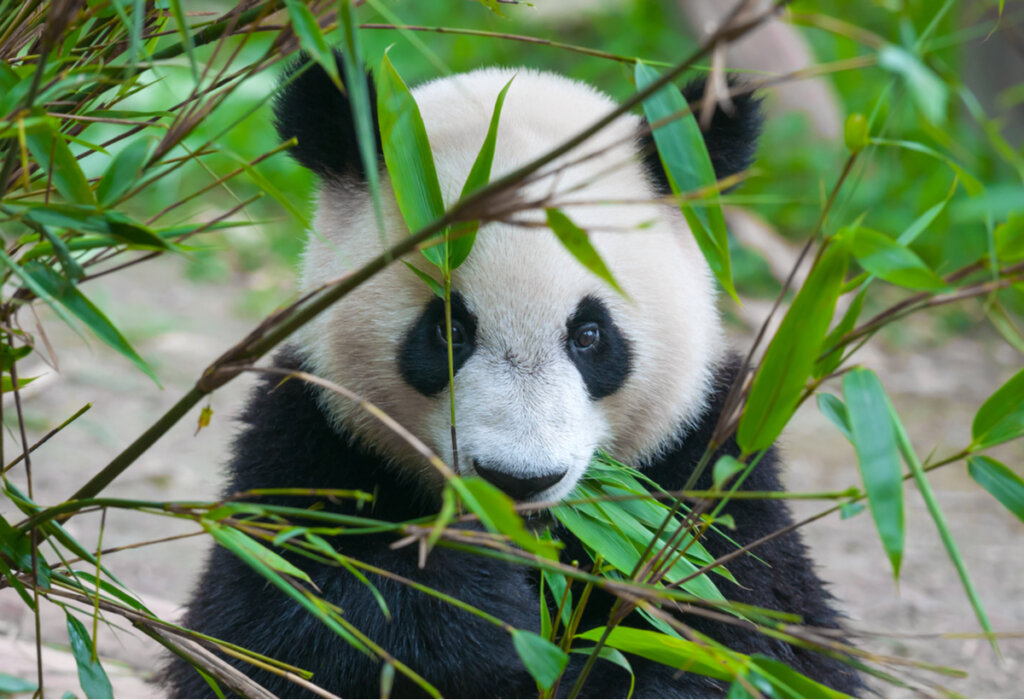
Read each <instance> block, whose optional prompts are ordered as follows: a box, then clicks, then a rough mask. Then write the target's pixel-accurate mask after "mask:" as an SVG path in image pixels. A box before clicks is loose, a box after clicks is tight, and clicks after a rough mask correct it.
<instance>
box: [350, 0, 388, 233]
mask: <svg viewBox="0 0 1024 700" xmlns="http://www.w3.org/2000/svg"><path fill="white" fill-rule="evenodd" d="M338 21H339V23H340V24H341V32H342V41H341V51H340V52H339V53H340V54H341V69H342V72H343V73H344V76H345V90H346V91H347V92H348V101H349V105H351V109H352V120H353V123H354V124H355V132H356V143H357V144H358V145H359V160H360V161H361V162H362V164H363V173H364V174H365V178H366V187H367V189H368V190H369V192H370V201H371V202H372V203H373V216H374V220H375V221H376V223H377V235H378V236H379V237H380V240H381V243H382V244H384V241H385V240H386V239H387V229H386V226H385V224H384V204H383V200H382V198H381V193H380V164H379V162H378V157H377V134H376V130H375V129H374V123H373V109H372V106H371V104H370V88H369V85H367V78H366V65H365V64H364V63H363V48H362V44H361V41H360V30H359V20H358V19H357V17H356V3H355V2H350V1H349V0H342V2H341V3H340V4H339V10H338Z"/></svg>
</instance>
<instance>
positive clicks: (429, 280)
mask: <svg viewBox="0 0 1024 700" xmlns="http://www.w3.org/2000/svg"><path fill="white" fill-rule="evenodd" d="M402 262H403V263H405V266H406V267H407V268H409V269H410V270H411V271H412V273H413V274H414V275H416V276H417V277H419V278H420V279H421V280H423V281H424V282H425V283H426V285H427V286H428V287H430V291H432V292H433V293H434V294H435V295H437V296H438V297H440V298H441V299H444V287H442V286H441V283H440V282H438V281H437V280H435V279H434V278H433V277H431V276H430V275H428V274H427V273H426V272H424V271H423V270H421V269H419V268H418V267H416V266H415V265H413V264H412V263H410V262H408V261H406V260H403V261H402Z"/></svg>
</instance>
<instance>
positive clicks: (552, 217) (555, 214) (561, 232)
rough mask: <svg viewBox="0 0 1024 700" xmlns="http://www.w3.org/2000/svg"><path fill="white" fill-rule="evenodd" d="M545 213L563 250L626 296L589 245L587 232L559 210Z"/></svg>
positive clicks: (547, 210)
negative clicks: (563, 247)
mask: <svg viewBox="0 0 1024 700" xmlns="http://www.w3.org/2000/svg"><path fill="white" fill-rule="evenodd" d="M545 212H547V219H548V227H549V228H550V229H551V231H552V232H553V233H554V234H555V236H556V237H557V238H558V240H559V241H560V242H561V244H562V245H563V246H565V249H566V250H568V251H569V252H570V253H572V256H573V257H574V258H576V259H577V260H579V262H580V264H581V265H583V267H585V268H587V269H588V270H590V271H591V272H593V273H594V274H595V275H597V276H598V277H600V278H601V279H603V280H604V281H605V282H607V283H608V285H609V286H611V288H612V289H614V290H615V291H617V292H618V293H619V294H621V295H622V296H626V292H624V291H623V289H622V287H620V286H619V283H618V282H616V281H615V278H614V277H612V273H611V270H609V269H608V266H607V265H605V264H604V260H602V259H601V254H600V253H598V252H597V249H596V248H594V246H593V245H592V244H591V243H590V237H589V236H588V235H587V232H586V231H584V230H583V229H581V228H580V227H579V226H577V225H576V224H574V223H573V222H572V221H571V220H570V219H569V217H568V216H566V215H565V214H563V213H562V212H561V210H559V209H545Z"/></svg>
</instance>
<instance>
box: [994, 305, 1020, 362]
mask: <svg viewBox="0 0 1024 700" xmlns="http://www.w3.org/2000/svg"><path fill="white" fill-rule="evenodd" d="M985 314H986V315H987V316H988V320H989V321H991V322H992V325H993V326H995V327H996V330H997V331H999V334H1000V335H1002V336H1003V338H1004V339H1005V340H1006V342H1007V343H1009V344H1010V345H1011V346H1012V347H1013V348H1014V349H1015V350H1016V351H1017V352H1019V353H1021V354H1022V355H1024V336H1022V335H1021V334H1020V331H1019V330H1017V326H1016V324H1015V323H1014V322H1013V319H1012V318H1010V314H1008V313H1007V312H1006V309H1005V308H1004V307H1003V305H1002V304H1000V303H999V301H998V300H997V299H993V300H992V304H991V305H990V306H989V307H988V308H987V309H986V310H985Z"/></svg>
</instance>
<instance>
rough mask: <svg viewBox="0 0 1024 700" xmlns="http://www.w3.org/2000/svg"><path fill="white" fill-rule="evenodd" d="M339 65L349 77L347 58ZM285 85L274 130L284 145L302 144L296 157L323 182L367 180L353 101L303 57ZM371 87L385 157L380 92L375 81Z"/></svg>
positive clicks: (377, 134) (373, 112)
mask: <svg viewBox="0 0 1024 700" xmlns="http://www.w3.org/2000/svg"><path fill="white" fill-rule="evenodd" d="M334 60H335V63H336V64H337V66H338V73H339V74H340V75H344V74H345V73H344V70H343V69H342V61H341V56H340V55H338V54H337V53H335V55H334ZM310 64H312V65H310ZM300 71H301V73H300ZM281 83H282V85H281V89H280V91H279V92H278V94H277V97H276V99H275V100H274V126H275V127H276V128H277V133H278V135H279V136H280V137H281V139H282V140H288V139H290V138H292V137H295V138H296V139H297V140H298V145H296V146H295V147H294V148H292V149H291V151H290V153H291V155H292V157H293V158H295V159H296V160H297V161H299V163H301V164H302V165H303V166H305V167H307V168H309V169H310V170H312V171H313V172H314V173H316V174H317V175H319V176H320V177H323V178H340V177H353V176H354V177H358V178H360V179H365V177H366V173H365V170H364V168H363V161H362V159H361V158H360V157H359V143H358V141H357V139H356V129H355V120H354V118H353V117H352V107H351V105H350V103H349V99H348V96H347V95H345V94H344V93H342V92H341V91H340V90H338V88H337V86H336V85H335V84H334V82H333V81H332V80H331V78H330V76H329V75H327V71H325V70H324V69H323V67H322V66H320V64H318V63H316V62H314V61H313V60H312V59H311V58H309V57H308V56H307V55H306V54H305V53H303V54H300V56H299V58H298V60H296V61H295V62H294V63H292V64H291V66H290V67H289V68H288V69H287V71H286V72H285V74H284V76H283V77H282V79H281ZM366 85H367V88H368V89H369V93H370V112H371V115H372V117H373V135H374V138H375V140H376V142H377V146H376V152H377V155H378V156H380V155H381V150H380V130H379V128H378V126H377V91H376V88H375V87H374V85H373V78H371V77H370V76H369V75H367V76H366Z"/></svg>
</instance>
